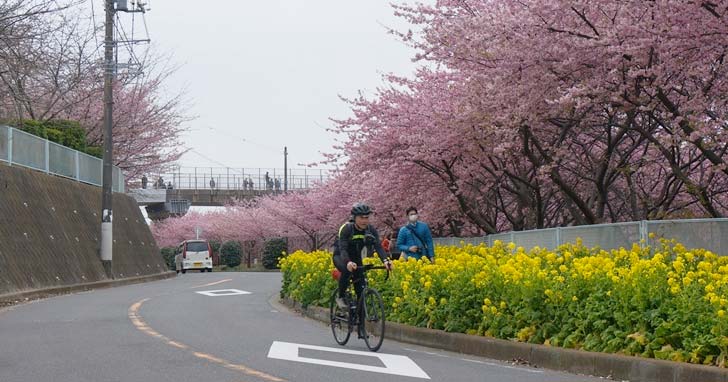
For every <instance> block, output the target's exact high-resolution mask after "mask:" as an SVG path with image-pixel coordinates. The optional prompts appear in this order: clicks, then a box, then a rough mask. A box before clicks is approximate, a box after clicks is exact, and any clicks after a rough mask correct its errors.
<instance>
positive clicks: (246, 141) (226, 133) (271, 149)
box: [207, 126, 280, 153]
mask: <svg viewBox="0 0 728 382" xmlns="http://www.w3.org/2000/svg"><path fill="white" fill-rule="evenodd" d="M207 128H208V129H210V130H215V131H217V132H218V133H222V134H225V135H228V136H230V137H232V138H235V139H239V140H241V141H243V142H245V143H247V144H250V145H253V146H258V147H260V148H263V149H266V150H269V151H271V152H275V153H278V152H280V149H276V148H273V147H270V146H267V145H263V144H260V143H257V142H255V141H252V140H250V139H248V138H243V137H240V136H237V135H235V134H232V133H230V132H227V131H225V130H220V129H218V128H215V127H212V126H207Z"/></svg>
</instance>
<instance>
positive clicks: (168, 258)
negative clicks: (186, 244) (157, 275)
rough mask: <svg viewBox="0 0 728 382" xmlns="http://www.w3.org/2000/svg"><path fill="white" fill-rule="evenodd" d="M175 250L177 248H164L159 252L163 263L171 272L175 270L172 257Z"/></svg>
mask: <svg viewBox="0 0 728 382" xmlns="http://www.w3.org/2000/svg"><path fill="white" fill-rule="evenodd" d="M176 250H177V247H164V248H162V249H161V250H160V252H161V253H162V258H163V259H164V263H165V264H167V268H169V269H170V270H172V271H173V270H175V268H176V267H175V264H174V255H175V251H176Z"/></svg>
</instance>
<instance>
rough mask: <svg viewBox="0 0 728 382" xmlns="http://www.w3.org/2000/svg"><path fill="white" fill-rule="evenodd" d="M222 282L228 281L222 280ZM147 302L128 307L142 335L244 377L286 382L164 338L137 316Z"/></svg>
mask: <svg viewBox="0 0 728 382" xmlns="http://www.w3.org/2000/svg"><path fill="white" fill-rule="evenodd" d="M222 281H230V280H222ZM147 301H149V299H148V298H145V299H142V300H139V301H137V302H135V303H134V304H132V305H131V306H130V307H129V319H130V320H131V323H132V324H134V326H135V327H136V328H137V329H138V330H139V331H141V332H142V333H144V334H146V335H149V336H151V337H154V338H158V339H160V340H162V341H164V342H165V343H166V344H167V345H170V346H174V347H176V348H178V349H182V350H189V351H190V352H192V355H194V356H195V357H197V358H200V359H204V360H206V361H208V362H211V363H214V364H217V365H220V366H222V367H224V368H226V369H229V370H234V371H238V372H241V373H243V374H246V375H250V376H253V377H257V378H261V379H264V380H266V381H271V382H287V381H286V380H285V379H282V378H278V377H276V376H273V375H270V374H266V373H264V372H262V371H259V370H255V369H253V368H250V367H247V366H245V365H241V364H235V363H232V362H230V361H226V360H224V359H222V358H218V357H215V356H214V355H212V354H207V353H201V352H198V351H195V350H193V349H192V348H190V347H189V346H188V345H185V344H183V343H181V342H178V341H174V340H172V339H170V338H169V337H166V336H165V335H163V334H161V333H159V332H157V331H156V330H154V329H152V328H151V327H150V326H149V325H147V323H146V322H144V320H143V319H142V316H141V315H140V314H139V310H140V309H141V307H142V305H143V304H144V303H145V302H147Z"/></svg>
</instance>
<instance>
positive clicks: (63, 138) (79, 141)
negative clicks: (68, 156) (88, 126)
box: [10, 119, 103, 158]
mask: <svg viewBox="0 0 728 382" xmlns="http://www.w3.org/2000/svg"><path fill="white" fill-rule="evenodd" d="M10 124H11V125H13V126H14V127H16V128H18V129H20V130H22V131H25V132H27V133H30V134H33V135H35V136H38V137H41V138H43V139H47V140H49V141H51V142H55V143H58V144H60V145H63V146H66V147H68V148H71V149H74V150H78V151H81V152H85V153H86V154H89V155H92V156H95V157H98V158H101V157H102V156H103V149H102V148H101V147H99V146H88V145H87V142H86V131H85V130H84V129H83V127H81V125H80V124H79V123H78V122H76V121H68V120H63V119H56V120H49V121H36V120H32V119H25V120H22V121H11V122H10Z"/></svg>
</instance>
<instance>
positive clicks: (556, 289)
mask: <svg viewBox="0 0 728 382" xmlns="http://www.w3.org/2000/svg"><path fill="white" fill-rule="evenodd" d="M435 253H436V258H435V259H436V260H435V263H434V264H431V263H430V262H429V261H428V260H426V259H425V260H422V261H415V260H413V259H410V260H409V261H395V270H394V272H393V274H392V275H391V277H390V278H389V280H387V281H386V282H385V281H384V273H383V272H370V273H369V280H370V284H371V285H372V286H373V287H374V288H377V289H378V290H379V291H380V293H381V294H382V297H383V298H384V301H385V304H386V306H387V313H388V319H389V320H392V321H396V322H400V323H404V324H409V325H414V326H421V327H427V328H432V329H442V330H445V331H449V332H462V333H468V334H473V335H480V336H490V337H497V338H502V339H508V340H513V341H522V342H530V343H537V344H544V345H548V346H561V347H566V348H573V349H584V350H590V351H599V352H608V353H620V354H628V355H637V356H643V357H652V358H659V359H668V360H673V361H682V362H691V363H700V364H706V365H717V366H720V367H726V366H727V365H726V358H727V357H728V315H726V310H728V256H717V255H715V254H713V253H711V252H709V251H706V250H703V249H690V250H688V249H686V248H685V247H683V246H682V245H681V244H678V243H675V242H664V241H663V242H662V244H661V246H660V247H659V248H640V247H639V246H638V245H634V246H633V247H632V248H631V249H619V250H613V251H603V250H600V249H598V248H592V249H590V248H586V247H584V246H582V245H581V244H580V243H579V242H577V243H576V244H567V245H563V246H561V247H559V248H558V249H556V250H554V251H549V250H545V249H540V248H534V249H533V250H531V251H530V252H526V251H524V249H523V248H520V247H519V248H516V246H515V245H513V244H512V243H510V244H505V243H500V242H498V241H496V243H495V244H494V246H492V247H487V246H485V245H479V246H472V245H466V246H463V247H442V246H438V247H437V248H436V250H435ZM367 260H370V259H367ZM372 261H373V260H372ZM377 261H378V260H377ZM280 265H281V270H282V272H283V287H282V290H281V294H282V296H288V297H291V298H292V299H294V300H297V301H299V302H301V303H302V304H303V305H304V306H306V305H310V304H314V305H320V306H326V307H328V301H329V298H330V296H331V293H332V292H333V290H334V288H335V287H336V282H335V281H334V280H333V278H332V277H331V270H332V269H333V265H332V262H331V254H330V253H329V252H325V251H316V252H311V253H306V252H302V251H298V252H295V253H293V254H290V255H288V256H287V257H285V258H283V259H282V260H281V264H280Z"/></svg>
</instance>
